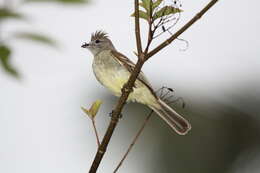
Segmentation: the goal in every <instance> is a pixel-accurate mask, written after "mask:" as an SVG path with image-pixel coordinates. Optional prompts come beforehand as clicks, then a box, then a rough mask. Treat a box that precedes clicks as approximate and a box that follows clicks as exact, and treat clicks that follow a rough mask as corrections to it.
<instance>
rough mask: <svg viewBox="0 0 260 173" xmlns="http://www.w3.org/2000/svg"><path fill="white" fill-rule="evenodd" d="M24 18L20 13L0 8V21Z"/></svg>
mask: <svg viewBox="0 0 260 173" xmlns="http://www.w3.org/2000/svg"><path fill="white" fill-rule="evenodd" d="M23 17H24V16H23V15H22V14H20V13H17V12H15V11H12V10H10V9H7V8H4V7H0V20H1V21H3V20H6V19H22V18H23Z"/></svg>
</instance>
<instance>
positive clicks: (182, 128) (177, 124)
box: [150, 99, 191, 135]
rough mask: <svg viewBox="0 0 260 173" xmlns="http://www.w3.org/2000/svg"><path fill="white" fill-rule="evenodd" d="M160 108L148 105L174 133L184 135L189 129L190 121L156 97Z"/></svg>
mask: <svg viewBox="0 0 260 173" xmlns="http://www.w3.org/2000/svg"><path fill="white" fill-rule="evenodd" d="M158 103H159V104H160V108H156V107H153V106H150V108H151V109H152V110H153V111H154V112H156V113H157V114H158V115H159V116H160V117H161V118H162V119H163V120H164V121H165V122H166V123H167V124H168V125H169V126H170V127H171V128H172V129H173V130H174V131H175V132H176V133H178V134H179V135H185V134H187V132H188V131H189V130H190V129H191V125H190V123H189V122H188V121H187V120H186V119H185V118H183V117H182V116H181V115H179V114H178V113H177V112H176V111H175V110H173V109H172V108H171V107H170V106H168V105H167V104H166V103H165V102H164V101H162V100H160V99H158Z"/></svg>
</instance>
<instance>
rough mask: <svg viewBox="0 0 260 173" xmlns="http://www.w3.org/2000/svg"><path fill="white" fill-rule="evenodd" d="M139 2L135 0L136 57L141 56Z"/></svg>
mask: <svg viewBox="0 0 260 173" xmlns="http://www.w3.org/2000/svg"><path fill="white" fill-rule="evenodd" d="M139 20H140V18H139V4H138V0H135V37H136V46H137V53H138V58H140V57H141V54H142V42H141V35H140V22H139Z"/></svg>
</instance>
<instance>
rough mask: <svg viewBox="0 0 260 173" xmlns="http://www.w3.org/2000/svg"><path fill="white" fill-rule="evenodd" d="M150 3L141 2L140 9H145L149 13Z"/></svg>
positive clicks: (146, 0) (149, 0) (147, 0)
mask: <svg viewBox="0 0 260 173" xmlns="http://www.w3.org/2000/svg"><path fill="white" fill-rule="evenodd" d="M151 2H152V0H142V7H143V8H144V9H146V11H147V12H149V11H150V10H149V9H150V3H151Z"/></svg>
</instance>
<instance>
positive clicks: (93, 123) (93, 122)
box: [91, 119, 100, 147]
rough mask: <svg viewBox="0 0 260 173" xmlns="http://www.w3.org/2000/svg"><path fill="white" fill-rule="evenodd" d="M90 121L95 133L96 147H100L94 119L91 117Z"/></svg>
mask: <svg viewBox="0 0 260 173" xmlns="http://www.w3.org/2000/svg"><path fill="white" fill-rule="evenodd" d="M91 121H92V125H93V128H94V132H95V135H96V139H97V145H98V147H100V140H99V137H98V132H97V127H96V124H95V120H94V119H91Z"/></svg>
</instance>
